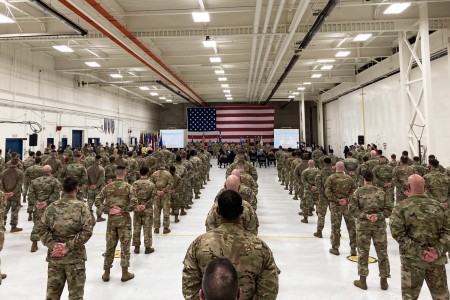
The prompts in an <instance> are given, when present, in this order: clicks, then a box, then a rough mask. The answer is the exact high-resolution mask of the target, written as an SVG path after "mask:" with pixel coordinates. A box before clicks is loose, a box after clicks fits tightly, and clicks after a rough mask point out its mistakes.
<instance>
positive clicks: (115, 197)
mask: <svg viewBox="0 0 450 300" xmlns="http://www.w3.org/2000/svg"><path fill="white" fill-rule="evenodd" d="M95 206H96V207H97V210H98V211H101V212H103V213H105V214H108V223H107V228H106V251H105V263H104V269H105V270H109V269H111V267H112V264H113V261H114V253H115V251H116V246H117V242H118V241H119V240H120V247H121V261H120V265H121V266H122V267H127V268H128V267H129V266H130V242H131V216H130V213H131V212H133V211H134V210H135V208H136V206H137V198H136V191H135V190H134V188H133V187H132V186H131V185H129V184H128V183H127V182H125V181H124V180H116V181H114V182H112V183H110V184H108V185H106V186H105V187H104V188H103V190H102V191H101V192H100V194H98V195H97V197H96V198H95ZM114 206H118V207H120V208H121V209H122V214H121V215H120V216H113V215H111V216H110V215H109V211H110V210H111V209H112V208H113V207H114Z"/></svg>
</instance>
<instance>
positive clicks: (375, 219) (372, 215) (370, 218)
mask: <svg viewBox="0 0 450 300" xmlns="http://www.w3.org/2000/svg"><path fill="white" fill-rule="evenodd" d="M366 218H367V219H368V220H369V221H370V222H372V223H374V222H376V221H378V216H377V214H371V215H366Z"/></svg>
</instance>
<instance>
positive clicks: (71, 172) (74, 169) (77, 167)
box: [59, 153, 88, 201]
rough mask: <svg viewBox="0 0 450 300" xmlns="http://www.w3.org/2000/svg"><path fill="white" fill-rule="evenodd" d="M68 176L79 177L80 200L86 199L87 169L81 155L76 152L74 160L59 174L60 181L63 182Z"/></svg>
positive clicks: (78, 194) (78, 195)
mask: <svg viewBox="0 0 450 300" xmlns="http://www.w3.org/2000/svg"><path fill="white" fill-rule="evenodd" d="M68 177H77V179H78V190H79V191H78V193H77V197H78V200H82V201H84V199H85V198H86V196H87V181H88V176H87V171H86V168H85V167H84V166H83V165H82V164H81V156H80V154H78V153H76V154H74V156H73V162H72V163H69V164H68V165H67V166H65V167H64V169H63V170H62V171H61V174H60V175H59V181H60V182H63V181H64V180H65V179H66V178H68Z"/></svg>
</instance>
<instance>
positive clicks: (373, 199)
mask: <svg viewBox="0 0 450 300" xmlns="http://www.w3.org/2000/svg"><path fill="white" fill-rule="evenodd" d="M393 206H394V203H393V201H392V199H389V198H388V197H387V195H386V193H385V192H383V190H382V189H380V188H378V187H376V186H374V185H372V184H365V185H364V186H363V187H360V188H359V189H357V190H356V191H355V193H354V194H353V197H352V198H351V201H350V204H349V210H350V213H351V214H353V216H354V217H355V219H356V243H357V246H358V275H359V276H366V277H367V276H368V275H369V267H368V260H369V250H370V242H371V241H373V246H374V247H375V251H376V252H377V256H378V268H379V269H380V275H379V276H380V277H381V278H389V277H391V276H390V266H389V257H388V253H387V234H386V219H387V218H389V216H390V215H391V213H392V208H393ZM370 214H377V217H378V220H377V221H376V222H371V221H369V220H368V219H367V217H366V216H367V215H370Z"/></svg>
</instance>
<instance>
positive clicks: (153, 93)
mask: <svg viewBox="0 0 450 300" xmlns="http://www.w3.org/2000/svg"><path fill="white" fill-rule="evenodd" d="M150 96H158V93H155V92H151V93H150Z"/></svg>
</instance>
